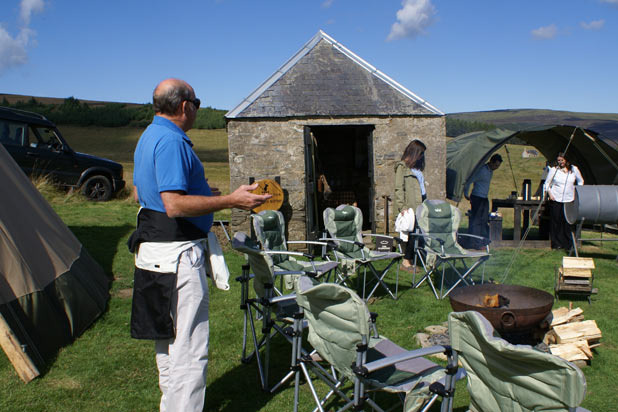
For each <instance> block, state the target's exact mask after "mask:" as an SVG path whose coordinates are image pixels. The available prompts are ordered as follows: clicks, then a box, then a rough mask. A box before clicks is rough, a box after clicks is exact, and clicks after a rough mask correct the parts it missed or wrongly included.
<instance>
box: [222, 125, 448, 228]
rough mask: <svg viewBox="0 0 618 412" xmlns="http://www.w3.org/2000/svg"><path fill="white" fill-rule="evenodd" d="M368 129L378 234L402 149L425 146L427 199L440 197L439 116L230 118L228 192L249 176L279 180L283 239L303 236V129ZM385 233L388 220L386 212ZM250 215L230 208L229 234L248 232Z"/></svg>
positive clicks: (441, 146) (441, 136) (441, 153)
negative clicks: (414, 142)
mask: <svg viewBox="0 0 618 412" xmlns="http://www.w3.org/2000/svg"><path fill="white" fill-rule="evenodd" d="M346 124H354V125H373V126H374V127H375V129H374V131H373V151H374V153H373V164H374V181H375V183H374V184H375V186H374V189H375V194H376V202H375V213H376V224H377V228H376V229H377V232H379V233H382V232H383V231H384V200H383V199H382V196H383V195H388V196H390V197H391V198H392V197H393V190H394V165H395V163H396V162H397V161H398V160H399V159H400V158H401V154H402V153H403V150H404V148H405V147H406V145H407V144H408V143H409V142H410V141H411V140H413V139H420V140H422V141H423V142H424V143H425V144H426V145H427V152H426V163H427V165H426V168H425V179H426V181H427V192H428V197H429V198H440V199H444V197H445V179H446V178H445V170H446V169H445V168H446V138H445V118H444V117H435V116H432V117H430V116H427V117H391V118H382V117H381V118H358V117H355V118H337V119H321V118H300V119H282V120H279V119H273V120H263V119H262V120H250V119H231V120H230V121H229V122H228V125H227V132H228V144H229V162H230V189H235V188H236V187H238V186H239V185H241V184H247V183H248V182H249V178H250V177H253V178H255V180H259V179H266V178H269V179H274V178H275V177H276V176H279V177H280V178H281V187H282V188H283V190H284V194H285V201H284V206H283V207H282V209H281V211H282V212H283V214H284V215H285V218H286V221H287V222H288V240H301V239H305V237H306V229H305V153H304V128H305V126H307V125H310V126H317V125H333V126H334V125H346ZM390 209H391V210H390V214H391V216H390V220H391V223H390V229H391V230H393V226H394V225H393V223H392V222H393V221H394V216H392V208H390ZM249 214H250V212H247V211H242V210H238V209H234V210H233V211H232V218H231V222H230V225H231V231H232V232H236V231H239V230H240V231H245V232H247V233H249V231H250V226H249V225H250V222H249Z"/></svg>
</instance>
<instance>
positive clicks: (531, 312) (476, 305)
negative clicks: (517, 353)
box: [449, 283, 554, 332]
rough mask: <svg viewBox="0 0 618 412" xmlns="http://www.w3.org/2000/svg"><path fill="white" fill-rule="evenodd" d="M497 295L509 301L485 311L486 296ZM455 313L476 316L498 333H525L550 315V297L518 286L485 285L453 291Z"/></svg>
mask: <svg viewBox="0 0 618 412" xmlns="http://www.w3.org/2000/svg"><path fill="white" fill-rule="evenodd" d="M496 294H498V295H500V296H503V297H505V298H507V299H508V300H509V303H508V304H507V305H505V306H502V307H485V306H483V300H484V298H485V296H487V295H496ZM449 297H450V301H451V307H452V308H453V310H454V311H455V312H463V311H466V310H475V311H477V312H480V313H481V314H482V315H483V316H485V317H486V318H487V320H488V321H489V322H490V323H491V324H492V325H493V327H494V328H495V329H496V330H497V331H498V332H527V331H531V330H532V329H534V328H536V327H537V326H539V324H540V323H541V321H542V320H543V319H545V317H546V316H547V315H548V314H549V312H550V311H551V308H552V306H553V304H554V297H553V296H552V295H551V294H549V293H547V292H545V291H542V290H539V289H534V288H529V287H526V286H518V285H497V284H493V283H486V284H483V285H472V286H465V287H461V288H456V289H454V290H453V291H452V292H451V293H450V295H449Z"/></svg>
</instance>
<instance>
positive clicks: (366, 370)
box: [353, 345, 453, 377]
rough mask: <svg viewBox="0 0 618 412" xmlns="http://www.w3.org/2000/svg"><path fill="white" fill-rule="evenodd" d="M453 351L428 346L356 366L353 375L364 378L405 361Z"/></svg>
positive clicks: (446, 348)
mask: <svg viewBox="0 0 618 412" xmlns="http://www.w3.org/2000/svg"><path fill="white" fill-rule="evenodd" d="M452 352H453V351H452V350H451V348H450V347H449V346H441V345H438V346H430V347H428V348H421V349H415V350H411V351H407V352H403V353H400V354H399V355H395V356H389V357H386V358H382V359H380V360H377V361H373V362H369V363H366V364H364V365H362V366H356V367H354V368H353V370H354V373H355V374H357V375H359V376H362V377H366V376H368V375H369V374H370V373H372V372H375V371H377V370H380V369H383V368H386V367H388V366H392V365H394V364H396V363H399V362H403V361H407V360H410V359H415V358H420V357H424V356H429V355H434V354H436V353H447V354H451V353H452Z"/></svg>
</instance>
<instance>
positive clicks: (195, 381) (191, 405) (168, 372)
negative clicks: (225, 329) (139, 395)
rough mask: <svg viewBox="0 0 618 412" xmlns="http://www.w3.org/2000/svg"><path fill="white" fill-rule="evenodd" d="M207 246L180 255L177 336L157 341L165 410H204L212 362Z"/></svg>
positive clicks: (175, 312)
mask: <svg viewBox="0 0 618 412" xmlns="http://www.w3.org/2000/svg"><path fill="white" fill-rule="evenodd" d="M204 255H205V254H204V249H203V247H202V246H201V245H197V246H194V247H192V248H191V249H189V250H187V251H185V252H183V253H182V254H181V255H180V260H179V264H178V272H177V279H176V291H175V293H174V296H173V298H172V319H173V320H174V327H175V329H176V337H175V338H172V339H164V340H157V341H155V350H156V360H157V368H158V369H159V388H160V389H161V393H162V396H161V404H160V410H161V412H175V411H179V412H192V411H196V412H202V410H203V408H204V398H205V396H206V367H207V366H208V333H209V325H208V280H207V278H206V271H205V267H204Z"/></svg>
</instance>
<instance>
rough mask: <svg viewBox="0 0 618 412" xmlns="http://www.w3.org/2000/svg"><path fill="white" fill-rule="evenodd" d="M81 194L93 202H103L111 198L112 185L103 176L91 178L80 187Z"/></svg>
mask: <svg viewBox="0 0 618 412" xmlns="http://www.w3.org/2000/svg"><path fill="white" fill-rule="evenodd" d="M82 194H83V195H84V196H86V197H87V198H88V200H92V201H95V202H104V201H106V200H109V199H110V198H111V197H112V184H111V182H110V181H109V179H108V178H107V177H105V176H101V175H98V176H92V177H89V178H88V180H86V182H85V183H84V184H83V185H82Z"/></svg>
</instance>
